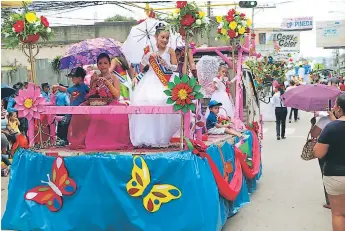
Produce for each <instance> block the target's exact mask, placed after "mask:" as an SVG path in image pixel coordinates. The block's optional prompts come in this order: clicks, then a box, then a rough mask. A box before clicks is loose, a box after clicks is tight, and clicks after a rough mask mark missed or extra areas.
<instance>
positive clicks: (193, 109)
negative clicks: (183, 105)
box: [188, 103, 196, 111]
mask: <svg viewBox="0 0 345 231" xmlns="http://www.w3.org/2000/svg"><path fill="white" fill-rule="evenodd" d="M188 108H189V110H191V111H195V109H196V106H195V104H194V103H191V104H189V105H188Z"/></svg>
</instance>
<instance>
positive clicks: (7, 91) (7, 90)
mask: <svg viewBox="0 0 345 231" xmlns="http://www.w3.org/2000/svg"><path fill="white" fill-rule="evenodd" d="M15 93H16V90H15V89H13V88H12V87H9V86H7V85H6V84H1V99H4V98H8V97H10V96H11V95H14V94H15Z"/></svg>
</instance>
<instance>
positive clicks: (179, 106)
mask: <svg viewBox="0 0 345 231" xmlns="http://www.w3.org/2000/svg"><path fill="white" fill-rule="evenodd" d="M182 107H183V106H182V105H181V104H174V111H178V110H181V108H182Z"/></svg>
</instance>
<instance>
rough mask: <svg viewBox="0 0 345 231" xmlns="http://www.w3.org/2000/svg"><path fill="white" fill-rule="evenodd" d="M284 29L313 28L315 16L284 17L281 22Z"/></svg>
mask: <svg viewBox="0 0 345 231" xmlns="http://www.w3.org/2000/svg"><path fill="white" fill-rule="evenodd" d="M281 29H282V30H312V29H313V17H300V18H284V19H283V22H282V24H281Z"/></svg>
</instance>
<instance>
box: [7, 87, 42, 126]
mask: <svg viewBox="0 0 345 231" xmlns="http://www.w3.org/2000/svg"><path fill="white" fill-rule="evenodd" d="M14 100H15V101H16V105H15V106H14V108H15V109H17V110H18V116H19V117H25V118H26V119H27V120H28V121H30V120H31V119H33V118H35V119H40V113H41V112H43V105H44V103H45V99H44V98H43V97H41V91H40V89H39V88H35V85H34V84H32V83H30V84H29V85H28V88H27V89H25V90H20V91H19V94H18V96H17V97H16V98H15V99H14Z"/></svg>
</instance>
